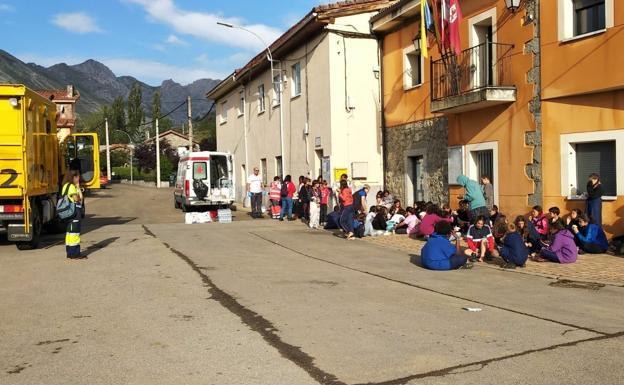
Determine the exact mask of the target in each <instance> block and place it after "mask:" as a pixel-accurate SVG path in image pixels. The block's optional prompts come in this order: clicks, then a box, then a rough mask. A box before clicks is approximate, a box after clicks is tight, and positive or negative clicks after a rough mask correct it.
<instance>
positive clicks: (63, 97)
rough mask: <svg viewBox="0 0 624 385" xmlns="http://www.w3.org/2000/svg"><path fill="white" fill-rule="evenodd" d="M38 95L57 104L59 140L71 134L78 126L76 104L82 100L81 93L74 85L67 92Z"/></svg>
mask: <svg viewBox="0 0 624 385" xmlns="http://www.w3.org/2000/svg"><path fill="white" fill-rule="evenodd" d="M37 93H38V94H39V95H41V96H43V97H44V98H46V99H49V100H51V101H53V102H54V103H55V104H56V127H57V133H58V136H59V138H64V137H66V136H67V135H69V134H71V133H72V131H73V129H74V126H75V125H76V114H75V111H76V108H75V104H76V102H77V101H78V99H80V93H79V92H78V91H77V90H76V89H75V88H74V86H73V85H68V86H67V88H66V89H65V90H40V91H37Z"/></svg>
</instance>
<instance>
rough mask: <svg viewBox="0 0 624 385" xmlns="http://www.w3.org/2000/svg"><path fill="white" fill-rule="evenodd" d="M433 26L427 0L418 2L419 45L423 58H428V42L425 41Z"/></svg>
mask: <svg viewBox="0 0 624 385" xmlns="http://www.w3.org/2000/svg"><path fill="white" fill-rule="evenodd" d="M432 26H433V17H432V16H431V10H430V9H429V4H428V2H427V0H421V1H420V45H421V48H420V50H421V52H422V56H423V57H424V58H426V57H429V47H428V46H429V41H428V39H427V31H429V30H431V27H432Z"/></svg>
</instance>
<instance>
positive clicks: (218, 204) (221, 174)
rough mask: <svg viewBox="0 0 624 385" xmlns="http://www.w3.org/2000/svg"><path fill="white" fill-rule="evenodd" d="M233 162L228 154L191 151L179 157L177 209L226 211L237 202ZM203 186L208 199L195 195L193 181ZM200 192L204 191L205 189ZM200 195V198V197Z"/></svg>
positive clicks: (175, 199)
mask: <svg viewBox="0 0 624 385" xmlns="http://www.w3.org/2000/svg"><path fill="white" fill-rule="evenodd" d="M234 177H235V176H234V159H233V157H232V154H230V153H225V152H212V151H203V152H190V153H186V154H184V155H183V156H182V157H181V158H180V163H179V164H178V175H177V177H176V182H175V190H174V192H173V199H174V203H175V207H176V208H181V209H182V210H183V211H187V210H189V209H190V208H191V207H199V206H212V207H213V208H216V209H219V208H227V207H229V206H230V205H231V204H232V203H234V197H235V196H236V195H235V191H234V180H235V179H234ZM195 181H198V183H203V184H204V185H205V186H206V187H207V189H206V188H205V187H204V188H203V190H205V191H204V193H205V194H206V196H205V197H204V199H200V198H201V195H202V194H201V192H199V194H198V192H196V191H195V190H196V189H195V188H194V186H193V185H194V182H195ZM197 187H200V190H201V189H202V186H197ZM198 195H200V197H198Z"/></svg>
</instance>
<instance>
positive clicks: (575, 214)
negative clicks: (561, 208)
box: [566, 209, 583, 230]
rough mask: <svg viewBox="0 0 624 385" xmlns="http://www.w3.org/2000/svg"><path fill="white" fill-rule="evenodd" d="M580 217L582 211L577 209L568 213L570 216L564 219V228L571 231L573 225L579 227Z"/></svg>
mask: <svg viewBox="0 0 624 385" xmlns="http://www.w3.org/2000/svg"><path fill="white" fill-rule="evenodd" d="M581 215H583V211H581V210H579V209H572V211H570V214H569V215H568V217H567V218H566V227H567V228H568V230H572V227H573V226H574V225H576V227H580V224H579V218H580V216H581Z"/></svg>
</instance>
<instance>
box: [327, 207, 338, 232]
mask: <svg viewBox="0 0 624 385" xmlns="http://www.w3.org/2000/svg"><path fill="white" fill-rule="evenodd" d="M339 228H340V206H338V205H336V206H334V211H332V212H331V213H329V214H327V222H325V230H336V229H339Z"/></svg>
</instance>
